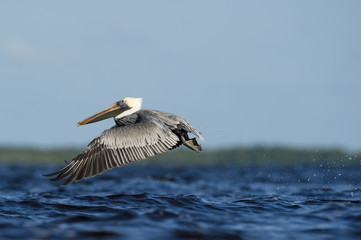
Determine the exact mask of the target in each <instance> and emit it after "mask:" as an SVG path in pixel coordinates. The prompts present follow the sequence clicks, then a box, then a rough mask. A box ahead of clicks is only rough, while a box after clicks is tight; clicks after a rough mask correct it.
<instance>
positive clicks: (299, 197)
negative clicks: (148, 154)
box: [0, 165, 361, 240]
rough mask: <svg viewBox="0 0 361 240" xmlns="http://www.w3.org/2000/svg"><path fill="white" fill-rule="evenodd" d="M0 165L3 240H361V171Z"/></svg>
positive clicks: (357, 168) (0, 234) (0, 232)
mask: <svg viewBox="0 0 361 240" xmlns="http://www.w3.org/2000/svg"><path fill="white" fill-rule="evenodd" d="M54 170H56V168H54V167H44V166H43V167H42V166H32V167H22V166H0V176H1V182H0V238H4V239H82V238H87V239H89V238H94V239H267V240H269V239H361V190H360V188H361V167H360V166H353V167H345V166H334V167H329V166H320V165H317V166H310V167H300V166H288V167H255V166H250V167H245V166H232V167H177V168H170V167H160V166H148V165H133V166H132V165H130V166H126V167H123V168H118V169H114V170H112V171H108V172H107V173H105V174H103V175H101V176H98V177H96V178H92V179H88V180H85V181H82V182H79V183H75V184H71V185H69V186H67V187H59V186H58V185H59V184H58V183H53V182H49V181H48V180H47V179H45V178H44V177H41V176H40V175H41V174H43V173H48V172H52V171H54Z"/></svg>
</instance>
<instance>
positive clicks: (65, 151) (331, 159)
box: [0, 146, 361, 166]
mask: <svg viewBox="0 0 361 240" xmlns="http://www.w3.org/2000/svg"><path fill="white" fill-rule="evenodd" d="M81 150H82V149H81V148H53V149H51V148H45V149H42V148H32V147H0V164H47V165H63V164H65V161H67V162H70V161H71V160H72V159H73V158H74V157H75V156H76V155H77V154H78V153H79V152H80V151H81ZM323 163H326V164H329V163H332V164H333V165H340V166H343V165H355V164H357V165H360V164H361V153H359V154H358V153H349V152H346V151H343V150H339V149H332V148H331V149H321V150H317V149H298V148H290V147H260V146H255V147H232V148H228V149H219V150H205V151H204V152H203V153H194V152H192V151H189V150H188V149H183V148H179V149H177V150H173V151H170V152H167V153H165V154H160V155H158V156H155V157H152V158H149V159H147V160H141V161H139V164H162V165H195V166H205V165H216V164H217V165H234V164H244V165H255V164H259V165H291V164H292V165H293V164H300V165H313V164H323Z"/></svg>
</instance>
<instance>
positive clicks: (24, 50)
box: [0, 41, 54, 61]
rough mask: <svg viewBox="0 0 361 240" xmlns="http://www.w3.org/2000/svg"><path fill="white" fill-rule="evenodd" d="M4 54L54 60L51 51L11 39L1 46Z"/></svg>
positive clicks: (21, 57)
mask: <svg viewBox="0 0 361 240" xmlns="http://www.w3.org/2000/svg"><path fill="white" fill-rule="evenodd" d="M0 51H1V53H2V54H3V55H5V56H7V57H11V58H15V59H19V60H32V61H49V60H54V56H53V55H51V54H50V53H48V52H46V51H44V50H42V49H39V48H36V47H34V46H31V45H30V44H28V43H25V42H20V41H10V42H7V43H5V44H3V45H2V46H1V48H0Z"/></svg>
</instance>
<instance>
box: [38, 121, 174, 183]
mask: <svg viewBox="0 0 361 240" xmlns="http://www.w3.org/2000/svg"><path fill="white" fill-rule="evenodd" d="M179 141H180V140H179V138H178V136H177V135H176V134H175V133H173V132H172V131H171V129H169V128H168V127H167V126H166V125H164V123H163V124H162V123H161V122H158V121H157V122H151V121H142V122H139V123H135V124H129V125H124V126H114V127H113V128H111V129H108V130H105V131H104V132H103V133H101V134H100V135H99V136H98V137H96V138H95V139H94V140H93V141H92V142H90V143H89V145H88V146H87V147H86V148H85V149H84V150H83V151H82V152H81V153H80V154H79V155H78V156H77V157H75V158H74V159H73V160H72V161H71V162H70V163H69V164H68V165H67V166H65V167H64V168H63V169H61V170H59V171H57V172H55V173H52V174H48V175H45V176H48V177H50V176H55V175H57V176H56V177H55V178H53V179H51V180H52V181H59V180H63V179H64V178H66V177H68V176H69V178H68V179H67V180H66V181H65V182H64V183H63V184H62V186H65V185H68V184H70V183H72V182H74V181H79V180H81V179H83V178H88V177H92V176H95V175H98V174H101V173H103V172H104V171H106V170H108V169H111V168H114V167H120V166H123V165H125V164H128V163H130V162H133V161H137V160H140V159H145V158H148V157H152V156H154V155H157V154H159V153H163V152H166V151H167V150H169V149H172V148H174V147H176V146H179V145H180V142H179Z"/></svg>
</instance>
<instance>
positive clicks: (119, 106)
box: [77, 97, 143, 126]
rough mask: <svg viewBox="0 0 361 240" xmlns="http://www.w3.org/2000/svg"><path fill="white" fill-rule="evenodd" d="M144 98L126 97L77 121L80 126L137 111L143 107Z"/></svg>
mask: <svg viewBox="0 0 361 240" xmlns="http://www.w3.org/2000/svg"><path fill="white" fill-rule="evenodd" d="M142 101H143V98H133V97H126V98H123V99H121V100H119V101H118V102H116V103H114V104H112V105H110V106H109V107H107V108H104V109H103V110H101V111H100V112H97V113H96V114H94V115H92V116H90V117H88V118H86V119H84V120H83V121H80V122H78V123H77V125H78V126H81V125H84V124H89V123H94V122H98V121H101V120H104V119H107V118H111V117H114V118H115V119H118V118H122V117H124V116H127V115H130V114H132V113H135V112H136V111H138V110H140V108H141V107H142Z"/></svg>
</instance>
